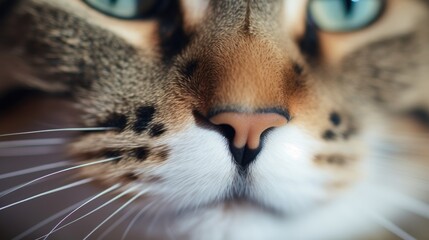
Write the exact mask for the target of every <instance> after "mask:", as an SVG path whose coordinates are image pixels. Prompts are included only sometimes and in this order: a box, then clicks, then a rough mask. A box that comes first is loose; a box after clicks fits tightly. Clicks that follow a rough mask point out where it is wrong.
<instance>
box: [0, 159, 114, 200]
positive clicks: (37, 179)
mask: <svg viewBox="0 0 429 240" xmlns="http://www.w3.org/2000/svg"><path fill="white" fill-rule="evenodd" d="M119 158H121V156H119V157H113V158H107V159H103V160H99V161H95V162H90V163H85V164H80V165H77V166H73V167H69V168H66V169H63V170H59V171H56V172H53V173H50V174H46V175H44V176H41V177H39V178H36V179H34V180H31V181H29V182H27V183H24V184H22V185H20V186H17V187H15V188H12V189H9V190H6V191H4V192H2V193H0V198H2V197H4V196H6V195H8V194H10V193H12V192H15V191H17V190H19V189H21V188H23V187H26V186H28V185H30V184H32V183H34V182H37V181H39V180H42V179H44V178H47V177H50V176H53V175H56V174H60V173H63V172H67V171H71V170H74V169H78V168H83V167H87V166H91V165H95V164H100V163H105V162H109V161H114V160H116V159H119Z"/></svg>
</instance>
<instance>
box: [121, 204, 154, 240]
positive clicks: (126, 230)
mask: <svg viewBox="0 0 429 240" xmlns="http://www.w3.org/2000/svg"><path fill="white" fill-rule="evenodd" d="M151 205H152V204H148V205H147V206H145V207H144V208H142V209H141V210H140V211H139V212H138V213H137V215H135V216H134V217H133V219H132V220H131V222H130V223H129V224H128V225H127V228H126V229H125V231H124V233H123V234H122V237H121V240H124V239H125V238H126V237H127V235H128V233H129V231H130V230H131V228H132V227H133V226H134V224H135V223H136V221H137V220H138V219H139V218H140V217H141V215H142V214H143V213H144V211H146V210H147V209H148V208H149V207H150V206H151Z"/></svg>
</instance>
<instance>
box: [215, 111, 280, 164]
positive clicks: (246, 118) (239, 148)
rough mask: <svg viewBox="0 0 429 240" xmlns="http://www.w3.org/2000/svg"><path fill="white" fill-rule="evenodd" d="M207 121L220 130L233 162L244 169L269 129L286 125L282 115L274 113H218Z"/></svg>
mask: <svg viewBox="0 0 429 240" xmlns="http://www.w3.org/2000/svg"><path fill="white" fill-rule="evenodd" d="M209 121H210V122H211V123H212V124H214V125H217V126H218V127H219V129H221V132H222V134H223V135H224V136H225V137H226V138H227V139H228V140H229V143H230V144H229V148H230V152H231V154H232V155H233V157H234V161H235V162H236V163H237V164H238V165H240V166H241V167H243V168H244V169H245V168H247V166H248V165H249V164H250V163H251V162H252V161H253V160H255V159H256V157H257V155H258V154H259V152H260V150H261V149H262V143H261V139H262V137H263V135H265V134H266V133H267V132H268V131H269V130H270V129H273V128H275V127H280V126H283V125H285V124H286V123H287V119H286V117H285V116H284V115H281V114H278V113H275V112H262V113H241V112H220V113H217V114H215V115H213V116H211V117H210V118H209Z"/></svg>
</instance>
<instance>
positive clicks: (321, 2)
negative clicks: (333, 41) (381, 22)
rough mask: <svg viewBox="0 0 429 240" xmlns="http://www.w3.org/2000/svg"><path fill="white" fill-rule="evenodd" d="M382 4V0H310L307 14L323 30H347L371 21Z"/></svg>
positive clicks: (378, 14) (380, 9)
mask: <svg viewBox="0 0 429 240" xmlns="http://www.w3.org/2000/svg"><path fill="white" fill-rule="evenodd" d="M384 4H385V1H384V0H310V2H309V6H308V14H309V17H310V19H311V21H312V22H313V23H314V24H315V25H316V26H317V27H318V28H319V29H321V30H323V31H330V32H347V31H354V30H358V29H361V28H364V27H366V26H368V25H370V24H371V23H373V22H374V21H375V20H376V19H377V18H378V17H379V16H380V14H381V12H382V11H383V9H384Z"/></svg>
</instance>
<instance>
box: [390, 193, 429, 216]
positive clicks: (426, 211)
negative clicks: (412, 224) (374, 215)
mask: <svg viewBox="0 0 429 240" xmlns="http://www.w3.org/2000/svg"><path fill="white" fill-rule="evenodd" d="M385 195H387V193H385ZM386 198H388V199H390V201H393V203H395V204H396V205H397V206H399V207H401V208H403V209H405V210H407V211H410V212H412V213H414V214H416V215H419V216H421V217H424V218H426V219H429V205H428V204H426V203H424V202H422V201H420V200H417V199H415V198H412V197H409V196H407V195H405V194H402V193H400V192H395V193H390V194H389V195H387V196H386Z"/></svg>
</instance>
